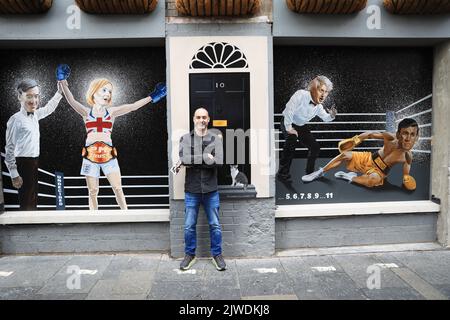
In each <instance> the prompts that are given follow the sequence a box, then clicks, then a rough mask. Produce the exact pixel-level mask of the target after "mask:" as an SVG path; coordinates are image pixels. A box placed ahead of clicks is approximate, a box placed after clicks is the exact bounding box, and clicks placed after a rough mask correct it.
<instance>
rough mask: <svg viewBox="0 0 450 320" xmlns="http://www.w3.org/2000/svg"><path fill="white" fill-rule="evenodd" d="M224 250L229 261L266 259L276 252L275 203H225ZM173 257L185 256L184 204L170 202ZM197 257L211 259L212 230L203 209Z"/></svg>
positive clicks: (222, 217)
mask: <svg viewBox="0 0 450 320" xmlns="http://www.w3.org/2000/svg"><path fill="white" fill-rule="evenodd" d="M219 220H220V223H221V226H222V250H223V255H224V256H225V257H244V256H246V257H263V256H270V255H273V254H274V252H275V200H274V198H268V199H252V200H247V199H242V200H233V201H230V200H221V203H220V216H219ZM170 221H171V223H170V254H171V255H172V256H173V257H182V256H184V201H180V200H171V202H170ZM196 254H197V256H201V257H209V256H210V255H211V253H210V240H209V226H208V222H207V220H206V215H205V212H204V210H203V208H201V209H200V212H199V217H198V222H197V252H196Z"/></svg>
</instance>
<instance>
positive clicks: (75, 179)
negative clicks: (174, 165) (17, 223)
mask: <svg viewBox="0 0 450 320" xmlns="http://www.w3.org/2000/svg"><path fill="white" fill-rule="evenodd" d="M0 155H1V157H2V158H3V159H4V158H5V153H3V152H2V153H0ZM3 159H2V160H3ZM38 171H39V172H40V173H41V174H43V175H45V176H48V177H50V178H52V179H55V177H56V175H55V174H54V173H51V172H49V171H47V170H44V169H41V168H39V169H38ZM2 176H4V177H8V178H9V177H11V175H10V174H9V172H5V171H2ZM99 179H100V180H104V179H106V177H105V176H100V177H99ZM144 179H145V180H148V179H153V180H154V179H163V181H164V182H167V183H164V184H150V183H149V184H142V183H141V184H123V185H122V188H123V189H137V188H139V189H151V188H164V189H167V191H168V188H169V185H168V179H169V176H168V175H124V176H122V181H123V180H126V181H127V180H134V181H142V180H144ZM64 181H72V183H75V184H77V185H65V184H64V194H65V191H66V190H67V191H68V192H69V193H70V191H71V190H87V186H86V182H85V177H84V176H67V177H66V176H64ZM38 184H39V185H41V186H45V187H49V188H50V190H51V191H52V192H55V189H56V185H55V184H54V183H48V182H45V181H41V180H39V181H38ZM99 188H100V189H110V190H112V189H111V186H110V185H100V186H99ZM3 192H4V193H5V194H18V190H17V189H13V188H3ZM97 197H98V199H115V195H113V194H112V195H108V194H99V195H98V196H97ZM39 198H51V199H56V194H55V193H54V194H51V193H44V192H38V203H39ZM125 198H126V199H136V200H141V201H145V200H146V199H149V198H151V199H155V200H158V199H159V200H160V201H164V203H141V204H134V203H131V204H127V207H129V208H153V207H158V208H169V204H168V199H169V194H168V193H156V194H149V192H147V193H145V194H126V192H125ZM64 199H65V200H69V201H68V202H70V201H71V200H72V199H75V200H77V199H78V200H79V199H81V200H83V202H85V203H86V204H66V205H65V208H70V209H77V208H78V209H81V208H89V205H88V204H87V202H88V199H89V196H88V195H87V194H86V195H66V194H65V195H64ZM84 200H85V201H84ZM37 208H38V209H55V208H56V204H52V205H49V204H38V206H37ZM102 208H117V209H118V208H119V206H118V205H117V204H100V203H99V209H102ZM5 209H19V205H18V204H10V203H9V204H5Z"/></svg>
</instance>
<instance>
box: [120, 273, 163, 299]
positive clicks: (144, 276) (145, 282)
mask: <svg viewBox="0 0 450 320" xmlns="http://www.w3.org/2000/svg"><path fill="white" fill-rule="evenodd" d="M154 276H155V272H154V271H135V270H125V271H122V273H121V274H120V276H119V279H118V281H117V283H116V285H115V286H114V288H113V293H114V294H117V295H144V296H146V295H147V294H148V293H149V291H150V288H151V287H152V282H153V278H154Z"/></svg>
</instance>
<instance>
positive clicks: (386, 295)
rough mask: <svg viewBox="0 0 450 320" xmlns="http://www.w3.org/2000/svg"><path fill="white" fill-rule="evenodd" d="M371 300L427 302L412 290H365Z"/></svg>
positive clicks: (385, 288) (384, 288)
mask: <svg viewBox="0 0 450 320" xmlns="http://www.w3.org/2000/svg"><path fill="white" fill-rule="evenodd" d="M363 292H364V294H365V295H366V296H367V297H368V298H369V299H370V300H425V298H424V297H423V296H422V295H421V294H420V293H418V292H417V291H416V290H414V289H412V288H388V287H382V288H380V289H372V290H370V289H367V288H366V289H363Z"/></svg>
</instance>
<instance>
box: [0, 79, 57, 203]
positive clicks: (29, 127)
mask: <svg viewBox="0 0 450 320" xmlns="http://www.w3.org/2000/svg"><path fill="white" fill-rule="evenodd" d="M17 94H18V99H19V102H20V111H19V112H17V113H15V114H14V115H12V116H11V118H9V120H8V123H7V126H6V146H5V153H6V156H5V164H6V167H7V168H8V170H9V174H10V175H11V180H12V184H13V186H14V188H16V189H19V204H20V210H36V208H37V189H38V165H39V162H38V160H39V139H40V133H39V120H41V119H44V118H45V117H47V116H48V115H50V114H51V113H52V112H53V111H55V109H56V107H57V106H58V103H59V101H60V100H61V98H62V95H61V89H60V88H59V86H58V91H57V92H56V93H55V95H54V96H53V98H51V99H50V101H49V102H48V103H47V104H46V105H45V106H44V107H43V108H38V107H39V102H40V88H39V85H38V83H37V82H36V81H35V80H31V79H26V80H23V81H22V82H21V83H19V85H18V86H17Z"/></svg>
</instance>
